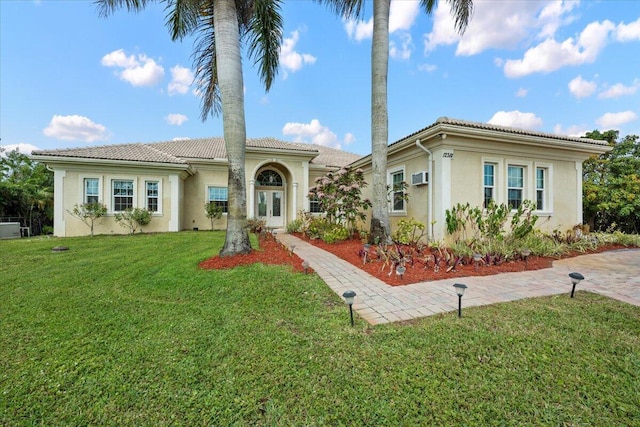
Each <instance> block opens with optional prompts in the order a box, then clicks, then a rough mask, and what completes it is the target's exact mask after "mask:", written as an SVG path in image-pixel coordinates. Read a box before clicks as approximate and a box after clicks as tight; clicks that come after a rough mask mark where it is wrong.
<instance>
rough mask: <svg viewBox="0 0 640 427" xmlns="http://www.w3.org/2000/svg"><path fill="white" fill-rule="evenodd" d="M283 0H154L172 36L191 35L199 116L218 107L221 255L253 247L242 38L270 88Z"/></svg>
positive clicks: (109, 6) (141, 0)
mask: <svg viewBox="0 0 640 427" xmlns="http://www.w3.org/2000/svg"><path fill="white" fill-rule="evenodd" d="M281 1H282V0H156V1H155V2H161V3H166V10H168V14H167V20H166V24H167V27H168V28H169V32H170V34H171V38H172V40H182V39H183V38H184V37H186V36H187V35H191V34H195V35H196V42H195V44H194V48H195V49H194V54H193V57H194V68H195V82H196V85H197V89H198V91H199V92H200V94H201V96H202V108H201V118H202V120H203V121H204V120H206V118H207V117H208V116H209V115H217V114H219V113H220V112H222V123H223V128H224V141H225V146H226V150H227V159H228V162H229V173H228V194H229V201H228V207H229V209H228V210H229V212H228V214H227V235H226V239H225V243H224V247H223V248H222V251H221V252H220V255H221V256H228V255H236V254H243V253H248V252H250V251H251V245H250V242H249V235H248V233H247V229H246V219H247V189H246V180H245V171H244V167H245V147H246V139H247V136H246V124H245V115H244V92H243V87H244V80H243V77H242V55H241V51H240V41H241V39H245V37H246V38H248V39H249V44H248V46H249V56H251V57H253V58H254V59H255V64H257V65H258V67H259V69H260V77H261V79H262V82H263V83H264V85H265V88H266V90H267V91H268V90H269V89H270V88H271V84H272V82H273V79H274V78H275V76H276V74H277V71H278V61H279V49H280V45H281V43H282V18H281V15H280V3H281ZM151 2H152V0H96V3H97V5H98V8H99V13H100V15H101V16H105V17H106V16H108V15H110V14H111V13H113V12H114V11H115V10H116V9H119V8H122V7H125V8H126V9H127V10H129V11H136V12H137V11H140V10H142V9H144V7H145V6H146V5H147V4H148V3H151Z"/></svg>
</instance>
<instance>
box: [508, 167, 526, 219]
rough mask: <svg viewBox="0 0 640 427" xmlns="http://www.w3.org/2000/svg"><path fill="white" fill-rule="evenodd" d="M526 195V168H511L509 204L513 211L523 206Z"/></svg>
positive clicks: (509, 175)
mask: <svg viewBox="0 0 640 427" xmlns="http://www.w3.org/2000/svg"><path fill="white" fill-rule="evenodd" d="M523 193H524V167H522V166H509V167H508V169H507V204H508V205H509V207H510V208H511V209H518V208H519V207H520V205H521V204H522V200H523Z"/></svg>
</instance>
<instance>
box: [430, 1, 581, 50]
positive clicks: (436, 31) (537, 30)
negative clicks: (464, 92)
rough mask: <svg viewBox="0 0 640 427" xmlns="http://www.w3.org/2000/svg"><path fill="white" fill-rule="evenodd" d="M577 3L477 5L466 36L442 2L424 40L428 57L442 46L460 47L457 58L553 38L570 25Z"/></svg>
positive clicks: (498, 3) (526, 2)
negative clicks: (536, 39) (560, 28)
mask: <svg viewBox="0 0 640 427" xmlns="http://www.w3.org/2000/svg"><path fill="white" fill-rule="evenodd" d="M578 3H579V2H578V1H549V0H546V1H515V2H509V1H492V2H487V1H483V2H480V1H478V2H474V5H473V6H474V12H473V17H472V19H471V20H470V21H469V26H468V28H467V31H466V32H465V34H464V36H460V35H459V34H458V32H457V31H456V30H455V25H454V19H453V17H452V15H451V8H450V4H449V3H448V2H440V3H439V4H438V7H437V8H436V10H435V12H434V14H433V18H434V23H433V29H432V31H431V32H430V33H428V34H425V36H424V47H425V49H424V50H425V53H429V52H430V51H432V50H434V49H435V48H436V47H437V46H440V45H451V44H455V43H458V46H457V48H456V55H475V54H478V53H480V52H483V51H485V50H487V49H494V48H498V49H511V48H516V47H517V46H519V45H521V44H522V42H523V41H528V40H530V39H532V38H538V39H544V38H547V37H552V36H553V35H554V34H555V32H556V31H557V29H558V28H559V27H560V26H562V25H566V24H567V23H569V22H571V21H572V20H573V19H574V18H573V16H572V15H571V11H572V10H573V9H574V8H575V7H576V6H577V5H578Z"/></svg>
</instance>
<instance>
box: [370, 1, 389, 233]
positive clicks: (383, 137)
mask: <svg viewBox="0 0 640 427" xmlns="http://www.w3.org/2000/svg"><path fill="white" fill-rule="evenodd" d="M390 4H391V0H374V2H373V40H372V42H371V167H372V191H373V198H372V208H371V228H370V233H369V239H370V241H371V243H374V242H375V241H376V240H378V241H384V239H385V237H386V236H388V235H389V234H390V231H391V227H390V224H389V207H388V200H387V197H388V191H387V145H388V139H389V117H388V113H387V73H388V68H389V8H390Z"/></svg>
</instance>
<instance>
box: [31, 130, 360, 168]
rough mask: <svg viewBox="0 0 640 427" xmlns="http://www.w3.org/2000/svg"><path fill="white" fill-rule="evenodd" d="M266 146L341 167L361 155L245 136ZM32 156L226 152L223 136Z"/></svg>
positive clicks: (171, 159) (172, 158)
mask: <svg viewBox="0 0 640 427" xmlns="http://www.w3.org/2000/svg"><path fill="white" fill-rule="evenodd" d="M252 148H255V149H258V150H259V149H270V150H288V151H300V152H311V154H310V155H313V154H314V153H317V154H316V155H315V157H314V158H313V159H312V160H311V163H312V164H318V165H326V166H337V167H341V166H345V165H347V164H349V163H351V162H353V161H355V160H357V159H358V158H360V157H361V156H360V155H358V154H353V153H348V152H345V151H342V150H337V149H334V148H329V147H323V146H320V145H315V144H302V143H294V142H286V141H281V140H278V139H275V138H249V139H247V149H248V150H251V149H252ZM32 154H33V155H36V156H50V157H72V158H88V159H105V160H122V161H139V162H152V163H178V164H188V160H189V159H226V157H227V152H226V149H225V146H224V139H223V138H220V137H218V138H199V139H185V140H176V141H165V142H154V143H148V144H143V143H136V144H118V145H103V146H98V147H82V148H68V149H61V150H40V151H34V152H33V153H32Z"/></svg>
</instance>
